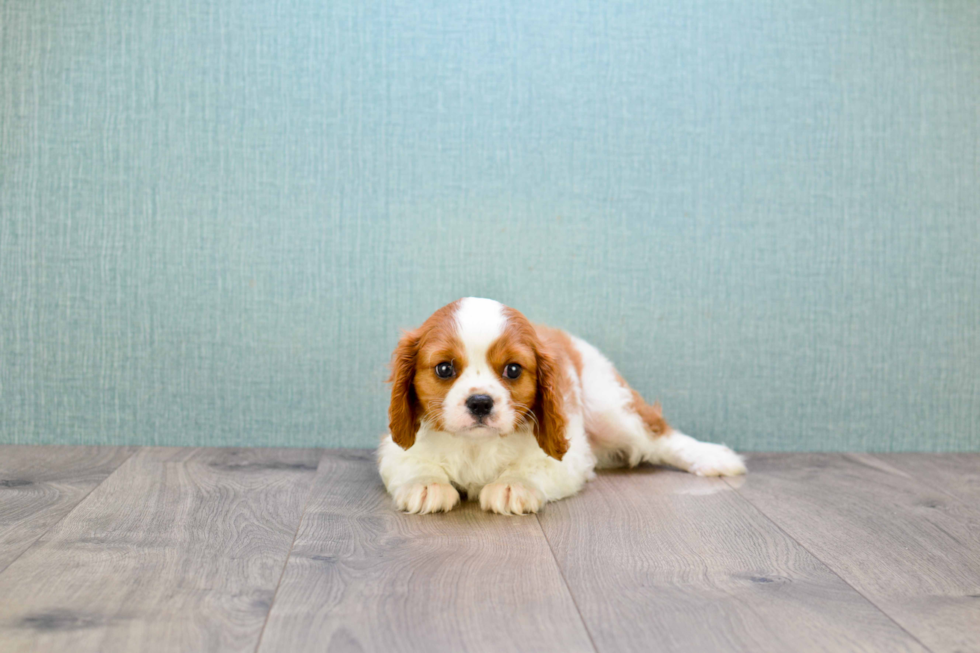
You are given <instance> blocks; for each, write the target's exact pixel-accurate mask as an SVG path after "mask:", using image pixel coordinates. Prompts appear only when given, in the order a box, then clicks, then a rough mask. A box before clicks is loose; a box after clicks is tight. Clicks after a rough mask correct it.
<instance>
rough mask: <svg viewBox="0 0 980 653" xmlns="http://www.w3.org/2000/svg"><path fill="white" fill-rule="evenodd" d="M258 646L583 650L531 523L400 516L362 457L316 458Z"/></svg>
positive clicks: (469, 506)
mask: <svg viewBox="0 0 980 653" xmlns="http://www.w3.org/2000/svg"><path fill="white" fill-rule="evenodd" d="M259 650H260V651H269V652H272V651H290V653H300V652H301V651H385V652H386V653H388V652H395V651H493V652H499V651H517V650H525V651H561V652H563V653H564V652H568V651H592V650H593V648H592V646H591V643H590V642H589V638H588V635H587V633H586V631H585V628H584V627H583V625H582V622H581V620H580V619H579V616H578V614H577V613H576V610H575V606H574V604H573V602H572V600H571V597H570V596H569V594H568V591H567V589H566V588H565V586H564V584H563V582H562V579H561V576H560V574H559V571H558V568H557V566H556V565H555V562H554V559H553V558H552V556H551V552H550V551H549V549H548V543H547V541H546V540H545V538H544V535H543V534H542V532H541V529H540V527H539V526H538V523H537V521H535V519H534V518H533V517H501V516H498V515H490V514H486V513H483V512H481V511H480V510H479V507H478V506H476V505H474V504H473V503H472V502H470V503H464V504H463V505H462V506H460V507H458V508H456V509H455V510H453V511H452V512H450V513H448V514H441V515H405V514H401V513H399V512H397V511H396V510H395V509H394V507H393V505H392V503H391V500H390V499H389V498H388V496H387V495H386V494H385V491H384V488H383V487H382V485H381V480H380V479H379V478H378V473H377V470H376V467H375V462H374V457H373V455H372V454H371V453H370V452H354V451H338V452H335V453H331V454H329V455H327V456H325V457H324V459H323V461H322V462H321V464H320V470H319V473H318V475H317V481H316V484H315V486H314V490H313V494H312V496H311V498H310V503H309V506H308V508H307V510H306V514H305V515H304V517H303V525H302V526H301V528H300V532H299V535H298V536H297V539H296V544H295V546H294V547H293V551H292V554H291V555H290V558H289V563H288V565H287V567H286V573H285V575H284V577H283V581H282V584H281V585H280V588H279V592H278V594H277V596H276V600H275V604H274V605H273V608H272V612H271V613H270V615H269V623H268V625H267V626H266V630H265V633H264V635H263V637H262V644H261V647H260V649H259Z"/></svg>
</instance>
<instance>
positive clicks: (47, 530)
mask: <svg viewBox="0 0 980 653" xmlns="http://www.w3.org/2000/svg"><path fill="white" fill-rule="evenodd" d="M141 449H143V447H133V451H132V452H131V453H130V454H129V455H128V456H126V458H125V459H124V460H123V461H122V462H121V463H119V464H118V465H116V468H115V469H113V470H112V471H111V472H109V473H108V474H106V477H105V478H104V479H102V480H101V481H99V482H98V483H96V484H95V485H93V486H92V488H91V489H90V490H89V491H88V492H86V493H85V496H83V497H82V498H81V499H79V500H78V503H76V504H75V505H74V506H72V507H71V510H69V511H68V512H66V513H65V514H63V515H62V516H61V517H60V518H59V519H58V520H57V521H55V522H54V523H53V524H51V525H50V526H48V527H47V528H46V529H45V530H44V532H43V533H41V534H40V535H38V536H37V539H35V540H34V541H33V542H31V545H30V546H29V547H27V548H26V549H24V550H23V551H21V552H20V553H18V554H17V556H16V557H15V558H14V559H13V560H11V561H10V562H8V563H7V565H6V566H5V567H4V568H3V569H0V576H3V574H5V573H6V572H7V570H8V569H10V568H11V567H12V566H13V564H14V563H15V562H17V561H18V560H20V559H21V557H23V555H24V554H25V553H27V552H28V551H31V550H32V549H34V547H36V546H37V543H38V542H40V541H41V539H42V538H43V537H44V536H45V535H47V534H48V533H50V532H51V531H52V529H54V527H55V526H57V525H58V524H60V523H61V522H63V521H65V519H67V518H68V515H70V514H72V513H73V512H75V511H76V510H78V507H79V506H80V505H82V504H83V503H85V500H86V499H88V498H89V497H90V496H92V493H93V492H95V491H96V490H98V489H99V488H100V487H102V484H103V483H105V482H106V481H108V480H109V478H111V477H112V476H113V475H114V474H115V473H116V472H118V471H119V470H120V469H122V466H123V465H125V464H126V463H128V462H129V461H130V460H132V459H133V456H135V455H136V454H137V453H139V452H140V450H141Z"/></svg>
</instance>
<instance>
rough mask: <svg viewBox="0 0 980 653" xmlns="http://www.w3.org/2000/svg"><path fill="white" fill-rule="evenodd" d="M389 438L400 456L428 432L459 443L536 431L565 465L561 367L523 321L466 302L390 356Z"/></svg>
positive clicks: (483, 303)
mask: <svg viewBox="0 0 980 653" xmlns="http://www.w3.org/2000/svg"><path fill="white" fill-rule="evenodd" d="M391 367H392V370H391V378H390V379H389V381H390V382H391V384H392V387H391V405H390V407H389V409H388V419H389V427H390V429H391V438H392V440H394V441H395V443H396V444H398V445H399V446H401V447H402V448H403V449H408V448H409V447H411V446H412V445H413V444H414V443H415V436H416V433H418V431H419V429H420V428H422V427H423V426H424V427H425V428H430V429H434V430H439V431H445V432H448V433H452V434H454V435H456V436H458V437H467V438H487V437H498V436H506V435H508V434H510V433H513V432H514V431H517V430H521V429H528V430H533V432H534V435H535V437H536V438H537V441H538V444H539V445H540V447H541V448H542V449H543V450H544V451H545V453H547V454H548V455H549V456H552V457H554V458H557V459H559V460H561V458H562V456H563V455H564V453H565V451H566V449H567V446H568V445H567V442H566V441H565V437H564V433H563V431H564V425H565V418H564V413H563V411H562V400H563V399H562V392H561V388H560V385H561V383H562V376H561V372H560V370H559V368H558V361H557V359H556V357H555V355H554V353H553V352H551V351H550V350H549V348H548V347H547V346H546V345H545V343H544V342H543V341H542V340H541V338H539V337H538V335H537V333H536V332H535V330H534V327H533V326H532V325H531V323H530V322H528V320H527V318H525V317H524V316H523V315H522V314H521V313H519V312H518V311H515V310H514V309H512V308H508V307H506V306H504V305H503V304H500V303H499V302H495V301H493V300H490V299H478V298H475V297H466V298H464V299H460V300H458V301H455V302H453V303H452V304H449V305H448V306H444V307H442V308H440V309H439V310H438V311H436V312H435V313H433V314H432V316H430V317H429V319H428V320H426V321H425V323H424V324H422V326H420V327H419V328H418V329H415V330H414V331H410V332H408V333H406V334H405V335H404V336H403V337H402V339H401V341H399V343H398V347H397V348H396V349H395V353H394V355H393V356H392V365H391Z"/></svg>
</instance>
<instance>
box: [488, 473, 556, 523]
mask: <svg viewBox="0 0 980 653" xmlns="http://www.w3.org/2000/svg"><path fill="white" fill-rule="evenodd" d="M543 505H544V494H542V493H541V491H540V490H538V489H537V488H535V487H532V486H530V485H525V484H523V483H519V482H516V481H514V482H505V481H501V482H497V483H490V484H489V485H485V486H484V487H483V489H482V490H480V507H481V508H483V509H484V510H487V511H490V512H495V513H497V514H500V515H527V514H530V513H534V512H537V511H538V510H540V509H541V506H543Z"/></svg>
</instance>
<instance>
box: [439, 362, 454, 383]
mask: <svg viewBox="0 0 980 653" xmlns="http://www.w3.org/2000/svg"><path fill="white" fill-rule="evenodd" d="M455 373H456V370H454V369H453V364H452V363H449V362H446V361H443V362H442V363H439V364H438V365H436V376H438V377H439V378H440V379H448V378H451V377H452V375H453V374H455Z"/></svg>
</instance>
